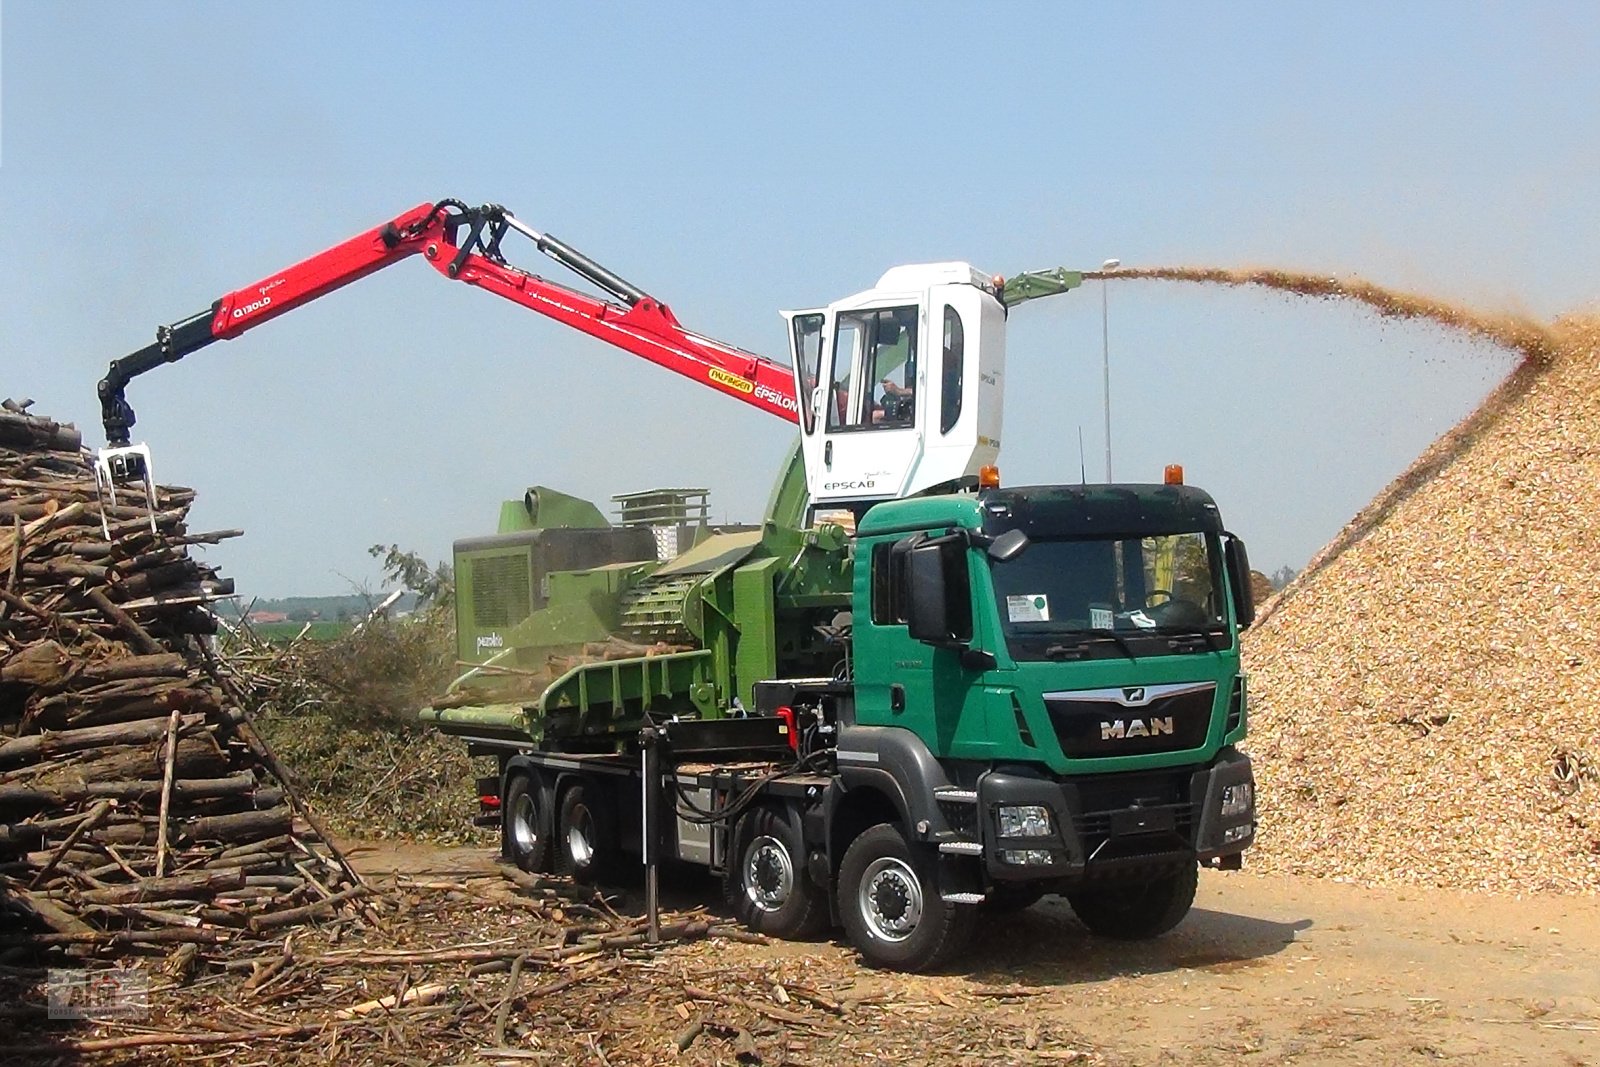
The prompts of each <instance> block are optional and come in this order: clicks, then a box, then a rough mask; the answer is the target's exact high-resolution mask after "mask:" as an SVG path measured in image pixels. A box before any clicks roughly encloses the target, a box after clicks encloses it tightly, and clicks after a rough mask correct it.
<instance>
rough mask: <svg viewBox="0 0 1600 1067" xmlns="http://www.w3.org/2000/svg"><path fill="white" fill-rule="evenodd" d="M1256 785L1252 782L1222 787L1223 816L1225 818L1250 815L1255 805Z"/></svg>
mask: <svg viewBox="0 0 1600 1067" xmlns="http://www.w3.org/2000/svg"><path fill="white" fill-rule="evenodd" d="M1255 803H1256V787H1255V784H1254V783H1252V782H1240V783H1238V784H1237V785H1225V786H1223V787H1222V817H1223V818H1224V819H1232V818H1236V817H1237V816H1240V815H1248V814H1249V813H1250V812H1251V810H1252V809H1253V808H1254V807H1255Z"/></svg>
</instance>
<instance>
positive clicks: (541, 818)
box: [500, 774, 555, 874]
mask: <svg viewBox="0 0 1600 1067" xmlns="http://www.w3.org/2000/svg"><path fill="white" fill-rule="evenodd" d="M505 805H506V806H505V812H504V814H503V815H502V816H501V818H502V820H503V823H502V825H501V829H500V836H501V839H502V840H503V841H504V842H505V854H506V858H507V859H509V860H510V861H511V862H512V863H515V864H516V865H517V866H518V867H521V868H522V869H523V870H525V871H527V872H529V873H530V874H539V873H542V872H544V871H548V870H549V869H550V836H551V830H552V828H553V824H554V821H555V813H554V812H553V811H551V798H550V794H549V790H548V789H546V788H545V787H544V786H543V785H542V784H541V783H539V782H537V781H535V780H534V779H533V778H532V776H530V775H527V774H514V775H512V776H511V781H510V784H509V785H508V786H507V787H506V799H505Z"/></svg>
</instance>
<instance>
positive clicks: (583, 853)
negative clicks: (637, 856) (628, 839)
mask: <svg viewBox="0 0 1600 1067" xmlns="http://www.w3.org/2000/svg"><path fill="white" fill-rule="evenodd" d="M555 853H556V873H558V874H566V875H570V876H571V877H572V880H573V881H574V882H579V883H583V884H588V883H590V882H598V881H606V880H609V879H611V878H612V877H614V876H615V874H616V872H617V871H618V870H619V869H620V867H621V860H622V838H621V837H620V835H619V834H618V832H617V819H616V812H615V809H614V808H613V807H612V803H611V797H610V796H609V795H607V794H606V792H605V791H604V789H603V787H601V786H599V785H597V784H596V783H594V782H589V781H577V782H574V783H573V784H572V785H569V786H568V787H567V788H566V790H565V791H563V792H562V794H561V814H560V816H559V817H558V818H557V820H556V841H555Z"/></svg>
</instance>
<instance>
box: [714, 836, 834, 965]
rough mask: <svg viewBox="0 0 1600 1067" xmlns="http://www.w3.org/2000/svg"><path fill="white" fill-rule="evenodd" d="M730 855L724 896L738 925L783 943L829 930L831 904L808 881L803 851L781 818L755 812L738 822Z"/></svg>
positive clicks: (802, 847)
mask: <svg viewBox="0 0 1600 1067" xmlns="http://www.w3.org/2000/svg"><path fill="white" fill-rule="evenodd" d="M729 855H730V862H729V863H728V872H727V874H726V875H724V876H723V892H724V895H725V896H726V897H727V900H728V905H729V906H730V907H731V908H732V909H733V912H734V914H735V915H737V916H738V917H739V921H740V922H742V923H744V924H745V925H746V926H748V927H749V928H750V929H752V930H755V931H757V932H759V933H763V934H771V935H773V936H774V937H785V938H800V937H809V936H812V935H814V934H817V933H819V932H821V930H822V928H823V927H825V926H826V925H827V923H828V907H827V901H826V900H825V899H824V897H823V894H822V893H820V892H818V891H817V888H816V886H814V885H812V883H811V879H810V878H809V877H808V876H807V874H806V869H805V855H806V853H805V847H804V845H803V844H802V842H801V840H800V835H799V834H797V833H795V830H794V827H793V826H791V825H790V824H789V820H788V819H785V818H784V817H783V813H782V812H780V811H775V810H773V809H771V808H756V809H755V810H753V811H751V812H750V813H749V814H747V815H745V817H744V818H742V819H740V820H739V822H738V825H737V826H735V827H734V831H733V848H732V850H731V851H730V853H729Z"/></svg>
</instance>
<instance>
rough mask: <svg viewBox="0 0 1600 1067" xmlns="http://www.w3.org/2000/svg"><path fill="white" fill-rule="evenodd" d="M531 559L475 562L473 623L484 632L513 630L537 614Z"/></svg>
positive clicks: (515, 557)
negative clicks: (532, 589)
mask: <svg viewBox="0 0 1600 1067" xmlns="http://www.w3.org/2000/svg"><path fill="white" fill-rule="evenodd" d="M528 576H529V566H528V556H527V554H526V553H523V554H521V555H507V556H478V557H475V558H474V559H473V560H472V621H473V624H474V625H476V626H477V627H479V628H480V629H489V628H492V627H500V626H513V625H515V624H516V623H519V622H521V621H522V620H523V619H526V618H527V617H528V614H529V612H531V611H532V610H533V600H532V591H531V590H530V589H529V588H528V584H529V581H528Z"/></svg>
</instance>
